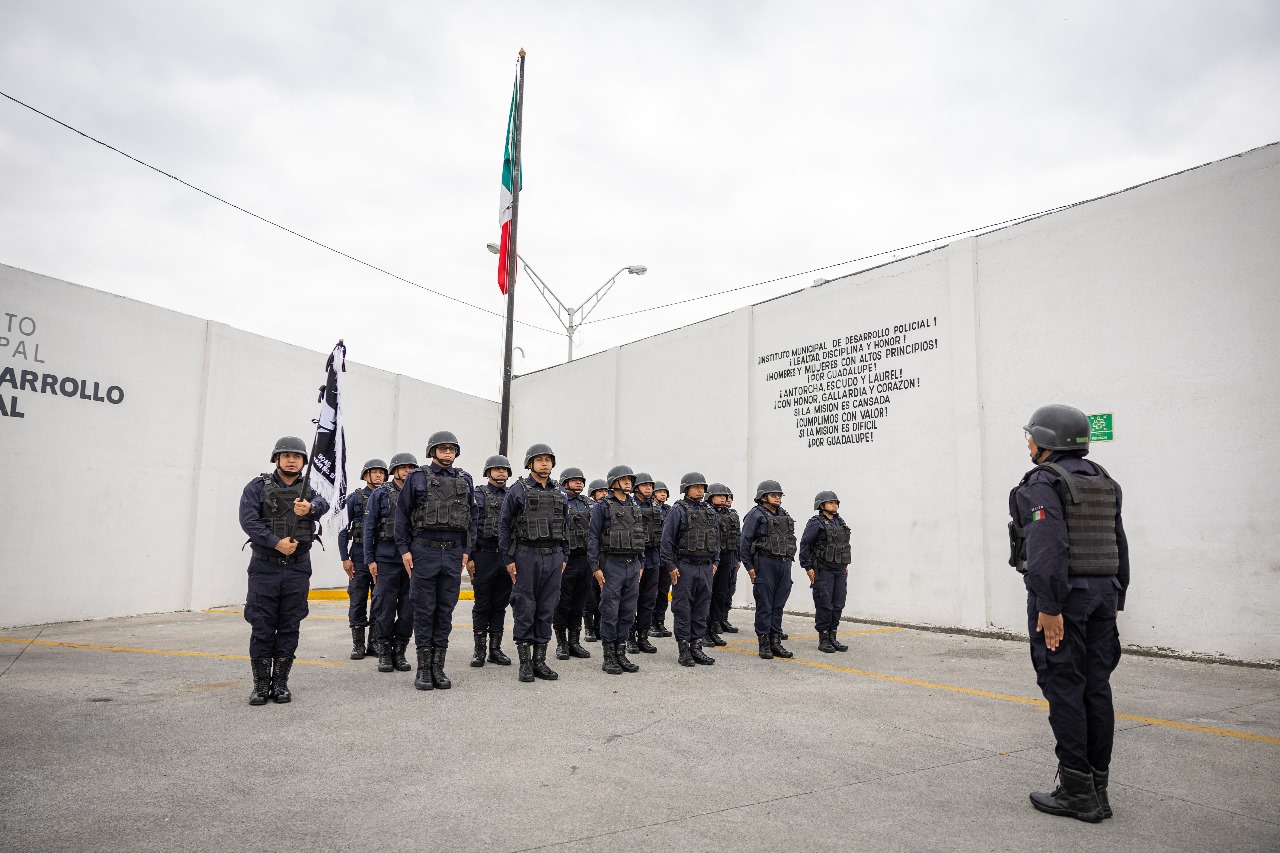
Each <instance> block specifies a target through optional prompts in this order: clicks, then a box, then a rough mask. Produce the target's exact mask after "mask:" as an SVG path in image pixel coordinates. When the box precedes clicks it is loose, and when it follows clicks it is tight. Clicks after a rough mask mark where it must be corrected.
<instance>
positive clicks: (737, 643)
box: [708, 627, 907, 648]
mask: <svg viewBox="0 0 1280 853" xmlns="http://www.w3.org/2000/svg"><path fill="white" fill-rule="evenodd" d="M905 630H907V629H906V628H899V627H892V628H868V629H866V630H865V631H839V632H837V634H838V635H839V636H841V637H852V636H853V635H854V634H888V633H891V632H893V631H905ZM721 636H723V635H721ZM816 639H818V635H817V634H803V635H802V634H792V635H791V639H790V640H787V642H791V640H816ZM759 644H760V641H759V640H757V639H755V638H754V637H753V638H751V639H750V640H730V641H729V645H730V646H743V647H747V646H750V647H753V648H754V647H755V646H758V645H759ZM708 648H710V647H708ZM721 648H724V647H723V646H721Z"/></svg>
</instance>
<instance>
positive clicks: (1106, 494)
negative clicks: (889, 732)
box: [1009, 405, 1129, 823]
mask: <svg viewBox="0 0 1280 853" xmlns="http://www.w3.org/2000/svg"><path fill="white" fill-rule="evenodd" d="M1023 429H1024V430H1025V431H1026V433H1027V450H1028V451H1029V452H1030V454H1031V462H1032V463H1033V464H1034V465H1035V467H1034V468H1032V469H1031V470H1030V471H1029V472H1027V474H1026V475H1025V476H1023V478H1022V481H1021V482H1020V483H1019V484H1018V485H1017V487H1015V488H1014V489H1013V491H1012V492H1010V494H1009V511H1010V514H1011V516H1012V520H1011V522H1010V525H1009V532H1010V539H1011V545H1012V548H1011V554H1010V563H1011V564H1012V565H1014V566H1015V567H1016V568H1017V569H1018V571H1020V572H1022V574H1023V580H1024V582H1025V583H1026V587H1027V633H1028V634H1029V636H1030V638H1031V663H1032V665H1033V666H1034V667H1035V671H1036V681H1037V682H1038V683H1039V685H1040V689H1041V691H1042V692H1043V693H1044V698H1045V699H1046V700H1047V701H1048V702H1049V725H1050V727H1051V728H1052V729H1053V736H1054V739H1055V740H1056V741H1057V747H1056V752H1057V755H1058V785H1057V787H1056V788H1055V789H1054V790H1053V791H1052V792H1049V793H1039V792H1037V793H1033V794H1031V804H1032V805H1033V806H1035V808H1037V809H1039V810H1040V811H1042V812H1046V813H1048V814H1052V815H1061V816H1064V817H1073V818H1076V819H1078V820H1083V821H1087V822H1090V823H1096V822H1098V821H1100V820H1103V819H1105V818H1109V817H1111V815H1112V810H1111V803H1110V800H1109V798H1108V795H1107V786H1108V779H1109V774H1110V767H1111V748H1112V740H1113V737H1114V734H1115V709H1114V708H1113V706H1112V699H1111V682H1110V679H1111V673H1112V671H1113V670H1114V669H1115V668H1116V665H1117V664H1119V662H1120V637H1119V634H1118V633H1117V630H1116V612H1117V611H1119V610H1123V609H1124V599H1125V594H1126V592H1127V591H1128V588H1129V543H1128V540H1127V539H1126V537H1125V532H1124V525H1123V523H1122V522H1121V518H1120V511H1121V504H1122V495H1121V491H1120V484H1119V483H1117V482H1116V481H1115V480H1113V479H1111V475H1110V474H1108V473H1107V471H1106V469H1105V468H1103V467H1102V466H1101V465H1099V464H1097V463H1096V462H1092V461H1090V460H1088V459H1085V454H1087V453H1088V452H1089V433H1090V429H1089V419H1088V418H1087V417H1086V416H1085V414H1084V412H1082V411H1080V410H1079V409H1076V408H1073V407H1071V406H1063V405H1048V406H1042V407H1040V408H1039V409H1036V411H1035V413H1034V414H1032V416H1031V420H1030V421H1029V422H1028V423H1027V425H1026V426H1025V427H1023Z"/></svg>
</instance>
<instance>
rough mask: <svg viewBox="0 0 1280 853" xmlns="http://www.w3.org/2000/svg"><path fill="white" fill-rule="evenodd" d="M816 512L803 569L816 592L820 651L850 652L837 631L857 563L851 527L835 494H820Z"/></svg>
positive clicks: (803, 549)
mask: <svg viewBox="0 0 1280 853" xmlns="http://www.w3.org/2000/svg"><path fill="white" fill-rule="evenodd" d="M813 508H814V509H816V510H817V511H818V512H817V515H815V516H814V517H813V518H811V519H809V523H808V524H806V525H805V527H804V534H803V535H801V537H800V568H802V569H804V570H805V573H806V574H808V575H809V586H810V588H811V589H812V590H813V610H814V626H815V627H816V628H817V630H818V651H820V652H826V653H827V654H833V653H835V652H847V651H849V647H848V646H846V645H845V644H844V643H842V642H840V641H839V640H837V639H836V631H837V629H838V628H839V627H840V613H841V612H842V611H843V610H844V602H845V595H846V593H847V590H848V586H849V562H850V561H851V560H852V559H853V549H852V546H851V545H850V538H851V537H850V531H849V525H847V524H845V522H844V519H843V518H841V517H840V498H838V497H836V493H835V492H832V491H822V492H818V494H817V496H816V497H814V499H813Z"/></svg>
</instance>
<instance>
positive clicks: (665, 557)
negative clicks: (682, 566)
mask: <svg viewBox="0 0 1280 853" xmlns="http://www.w3.org/2000/svg"><path fill="white" fill-rule="evenodd" d="M684 501H685V498H681V499H680V500H678V501H676V503H675V506H673V507H671V512H670V513H668V514H667V520H666V521H664V522H663V523H662V566H663V568H665V569H666V570H667V571H671V570H672V569H674V568H676V560H677V559H678V558H679V556H680V555H679V553H678V552H677V551H676V544H677V543H678V542H679V541H680V534H682V533H684V532H685V530H687V529H688V528H689V511H688V510H687V509H685V505H684ZM718 523H719V522H718V521H717V524H718ZM719 535H720V533H719V530H718V529H717V531H716V536H717V537H718V536H719ZM716 550H717V551H719V550H720V549H719V547H717V548H716ZM705 559H706V560H707V561H711V560H712V558H711V557H707V558H705Z"/></svg>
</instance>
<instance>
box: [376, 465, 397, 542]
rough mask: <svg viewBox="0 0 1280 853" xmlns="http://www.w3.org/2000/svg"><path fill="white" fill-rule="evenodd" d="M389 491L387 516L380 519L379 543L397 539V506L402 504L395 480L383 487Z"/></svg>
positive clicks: (389, 481)
mask: <svg viewBox="0 0 1280 853" xmlns="http://www.w3.org/2000/svg"><path fill="white" fill-rule="evenodd" d="M383 488H384V489H386V490H387V514H386V515H384V516H383V517H382V518H380V519H378V541H379V542H390V541H391V540H392V539H395V538H396V504H398V503H399V502H400V487H399V486H397V485H396V481H395V480H388V481H387V484H386V485H385V486H383Z"/></svg>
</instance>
